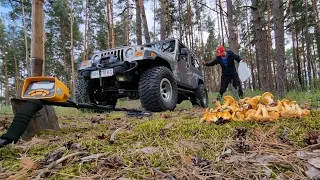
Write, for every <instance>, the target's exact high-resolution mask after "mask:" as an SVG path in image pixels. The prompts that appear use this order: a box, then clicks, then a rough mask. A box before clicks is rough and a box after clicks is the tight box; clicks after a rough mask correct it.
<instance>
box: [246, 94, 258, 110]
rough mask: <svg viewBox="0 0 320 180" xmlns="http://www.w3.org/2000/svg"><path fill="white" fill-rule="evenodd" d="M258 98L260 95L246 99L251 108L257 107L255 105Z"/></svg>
mask: <svg viewBox="0 0 320 180" xmlns="http://www.w3.org/2000/svg"><path fill="white" fill-rule="evenodd" d="M260 98H261V96H255V97H253V98H251V99H250V100H249V101H248V103H249V104H250V106H251V108H252V109H257V106H258V104H259V102H260Z"/></svg>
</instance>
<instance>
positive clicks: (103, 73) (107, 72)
mask: <svg viewBox="0 0 320 180" xmlns="http://www.w3.org/2000/svg"><path fill="white" fill-rule="evenodd" d="M109 76H113V69H103V70H101V77H109ZM96 78H99V71H92V72H91V79H96Z"/></svg>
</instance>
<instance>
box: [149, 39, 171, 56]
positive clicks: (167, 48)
mask: <svg viewBox="0 0 320 180" xmlns="http://www.w3.org/2000/svg"><path fill="white" fill-rule="evenodd" d="M144 46H145V47H149V48H151V49H154V50H157V51H162V52H165V53H173V52H174V51H175V47H176V42H175V41H174V40H172V41H160V42H156V43H150V44H145V45H144Z"/></svg>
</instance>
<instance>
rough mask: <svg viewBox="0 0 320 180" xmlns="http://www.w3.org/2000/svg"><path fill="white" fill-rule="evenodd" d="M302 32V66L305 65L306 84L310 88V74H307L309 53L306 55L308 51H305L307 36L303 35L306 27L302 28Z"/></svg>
mask: <svg viewBox="0 0 320 180" xmlns="http://www.w3.org/2000/svg"><path fill="white" fill-rule="evenodd" d="M301 31H302V32H301V34H302V36H301V37H302V40H301V48H302V56H303V62H302V67H303V70H304V72H303V73H304V78H303V79H304V85H305V87H306V88H308V76H307V73H308V72H307V67H306V64H307V55H306V51H305V36H303V34H304V28H302V30H301Z"/></svg>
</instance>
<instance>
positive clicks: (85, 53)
mask: <svg viewBox="0 0 320 180" xmlns="http://www.w3.org/2000/svg"><path fill="white" fill-rule="evenodd" d="M107 1H108V0H107ZM108 15H109V14H108ZM108 18H109V16H108ZM108 23H109V19H108ZM87 26H88V0H86V17H85V20H84V50H83V60H86V56H87V36H88V35H87V33H88V28H87ZM109 32H110V31H109V26H108V41H109V42H110V39H109ZM108 48H109V43H108Z"/></svg>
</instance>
